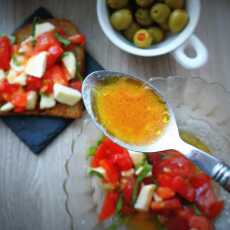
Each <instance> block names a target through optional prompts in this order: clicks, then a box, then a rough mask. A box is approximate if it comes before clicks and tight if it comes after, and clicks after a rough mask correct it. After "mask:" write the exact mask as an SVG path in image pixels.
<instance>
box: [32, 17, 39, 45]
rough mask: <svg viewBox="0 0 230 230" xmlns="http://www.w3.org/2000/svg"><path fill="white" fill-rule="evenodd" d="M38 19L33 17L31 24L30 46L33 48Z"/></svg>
mask: <svg viewBox="0 0 230 230" xmlns="http://www.w3.org/2000/svg"><path fill="white" fill-rule="evenodd" d="M39 20H40V19H39V18H38V17H35V18H34V19H33V22H32V31H31V37H32V41H31V42H32V45H33V46H35V43H36V39H35V34H36V25H37V24H38V21H39Z"/></svg>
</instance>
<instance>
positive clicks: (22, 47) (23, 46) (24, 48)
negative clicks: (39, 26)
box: [18, 36, 33, 53]
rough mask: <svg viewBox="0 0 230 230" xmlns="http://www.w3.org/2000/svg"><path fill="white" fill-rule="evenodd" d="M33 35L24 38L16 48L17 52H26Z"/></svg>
mask: <svg viewBox="0 0 230 230" xmlns="http://www.w3.org/2000/svg"><path fill="white" fill-rule="evenodd" d="M32 40H33V37H32V36H29V37H28V38H26V39H25V40H24V41H23V42H22V43H21V44H20V47H19V49H18V52H19V53H26V52H27V51H28V50H29V49H30V47H29V43H30V42H32Z"/></svg>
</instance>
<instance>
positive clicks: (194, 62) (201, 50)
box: [173, 35, 208, 69]
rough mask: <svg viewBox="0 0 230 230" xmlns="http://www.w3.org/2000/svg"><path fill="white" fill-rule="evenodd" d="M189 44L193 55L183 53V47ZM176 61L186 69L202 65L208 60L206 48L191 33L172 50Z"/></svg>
mask: <svg viewBox="0 0 230 230" xmlns="http://www.w3.org/2000/svg"><path fill="white" fill-rule="evenodd" d="M188 46H191V47H192V48H193V49H194V50H195V52H196V56H195V57H189V56H188V55H187V54H186V53H185V49H186V48H187V47H188ZM173 56H174V58H175V59H176V61H177V62H178V63H179V64H181V65H182V66H183V67H184V68H186V69H196V68H199V67H201V66H202V65H204V64H205V63H206V62H207V60H208V50H207V48H206V47H205V45H204V44H203V43H202V41H201V40H200V39H199V38H198V37H197V36H196V35H192V36H191V37H190V38H189V39H188V40H187V41H186V42H185V43H184V44H183V45H182V46H180V47H179V48H177V49H176V50H175V51H174V52H173Z"/></svg>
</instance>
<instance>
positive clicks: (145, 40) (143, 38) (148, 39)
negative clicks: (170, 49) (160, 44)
mask: <svg viewBox="0 0 230 230" xmlns="http://www.w3.org/2000/svg"><path fill="white" fill-rule="evenodd" d="M152 40H153V39H152V36H151V35H150V33H149V32H148V31H147V30H145V29H140V30H138V31H137V32H136V33H135V35H134V37H133V42H134V44H135V45H136V46H137V47H139V48H149V47H150V46H151V44H152Z"/></svg>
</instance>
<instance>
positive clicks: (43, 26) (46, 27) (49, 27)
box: [35, 22, 55, 37]
mask: <svg viewBox="0 0 230 230" xmlns="http://www.w3.org/2000/svg"><path fill="white" fill-rule="evenodd" d="M54 29H55V26H54V25H53V24H51V23H49V22H44V23H40V24H36V26H35V37H38V36H39V35H41V34H43V33H46V32H49V31H53V30H54Z"/></svg>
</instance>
